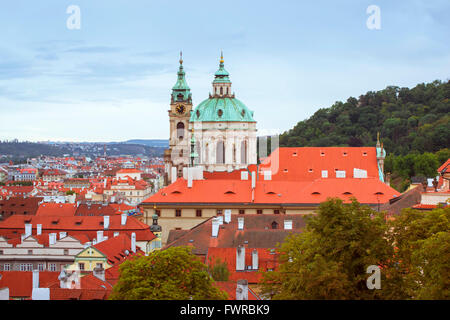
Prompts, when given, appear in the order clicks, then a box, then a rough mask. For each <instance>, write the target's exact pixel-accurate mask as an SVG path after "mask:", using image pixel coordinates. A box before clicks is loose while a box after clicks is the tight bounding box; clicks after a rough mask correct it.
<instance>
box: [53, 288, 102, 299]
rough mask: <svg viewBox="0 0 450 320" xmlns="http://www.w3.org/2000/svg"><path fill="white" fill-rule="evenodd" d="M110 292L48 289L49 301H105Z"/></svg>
mask: <svg viewBox="0 0 450 320" xmlns="http://www.w3.org/2000/svg"><path fill="white" fill-rule="evenodd" d="M110 293H111V290H105V289H61V288H50V300H107V298H108V296H109V294H110Z"/></svg>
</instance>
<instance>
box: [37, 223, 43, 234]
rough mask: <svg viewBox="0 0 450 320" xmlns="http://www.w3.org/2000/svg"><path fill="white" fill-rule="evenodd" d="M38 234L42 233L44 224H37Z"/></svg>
mask: <svg viewBox="0 0 450 320" xmlns="http://www.w3.org/2000/svg"><path fill="white" fill-rule="evenodd" d="M36 234H37V235H41V234H42V224H37V225H36Z"/></svg>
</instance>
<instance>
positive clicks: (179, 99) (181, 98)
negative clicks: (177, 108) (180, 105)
mask: <svg viewBox="0 0 450 320" xmlns="http://www.w3.org/2000/svg"><path fill="white" fill-rule="evenodd" d="M177 100H178V101H183V94H182V93H179V94H178V95H177Z"/></svg>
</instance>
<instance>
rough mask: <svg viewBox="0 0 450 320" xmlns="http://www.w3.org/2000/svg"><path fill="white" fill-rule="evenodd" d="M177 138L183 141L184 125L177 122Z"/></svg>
mask: <svg viewBox="0 0 450 320" xmlns="http://www.w3.org/2000/svg"><path fill="white" fill-rule="evenodd" d="M177 137H178V139H180V140H183V138H184V123H183V122H178V124H177Z"/></svg>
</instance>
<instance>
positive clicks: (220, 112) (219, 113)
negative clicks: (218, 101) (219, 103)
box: [217, 109, 223, 117]
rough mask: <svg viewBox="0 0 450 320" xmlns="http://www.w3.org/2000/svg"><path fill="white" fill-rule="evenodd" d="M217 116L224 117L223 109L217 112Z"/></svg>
mask: <svg viewBox="0 0 450 320" xmlns="http://www.w3.org/2000/svg"><path fill="white" fill-rule="evenodd" d="M217 115H218V116H219V117H221V116H222V115H223V110H222V109H219V111H217Z"/></svg>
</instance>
